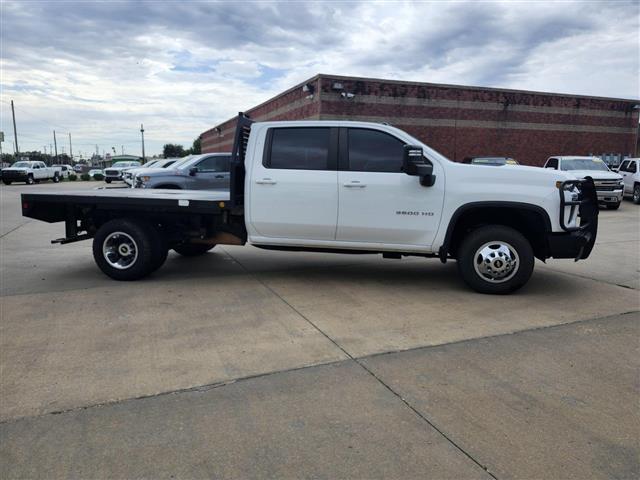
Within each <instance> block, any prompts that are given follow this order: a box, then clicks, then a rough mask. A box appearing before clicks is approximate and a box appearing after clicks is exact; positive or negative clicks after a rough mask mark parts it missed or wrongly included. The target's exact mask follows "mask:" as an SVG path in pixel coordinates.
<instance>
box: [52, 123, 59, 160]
mask: <svg viewBox="0 0 640 480" xmlns="http://www.w3.org/2000/svg"><path fill="white" fill-rule="evenodd" d="M53 145H54V146H55V147H56V157H55V158H56V163H58V141H57V140H56V131H55V130H54V131H53Z"/></svg>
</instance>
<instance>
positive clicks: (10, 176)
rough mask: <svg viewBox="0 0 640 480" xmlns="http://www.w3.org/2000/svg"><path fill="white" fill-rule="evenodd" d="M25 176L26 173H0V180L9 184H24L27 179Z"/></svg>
mask: <svg viewBox="0 0 640 480" xmlns="http://www.w3.org/2000/svg"><path fill="white" fill-rule="evenodd" d="M27 176H28V174H27V172H15V171H13V172H12V171H9V172H7V171H5V170H3V171H2V180H8V181H11V182H24V181H25V180H26V179H27Z"/></svg>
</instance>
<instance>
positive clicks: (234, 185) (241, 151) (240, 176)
mask: <svg viewBox="0 0 640 480" xmlns="http://www.w3.org/2000/svg"><path fill="white" fill-rule="evenodd" d="M252 123H253V120H251V119H250V118H249V117H248V116H247V115H245V114H244V113H242V112H240V113H239V114H238V122H237V124H236V133H235V138H234V140H233V150H231V181H230V191H229V194H230V195H229V203H230V204H231V206H232V207H240V206H242V205H244V179H245V173H246V169H245V157H246V154H247V144H248V143H249V134H250V133H251V124H252Z"/></svg>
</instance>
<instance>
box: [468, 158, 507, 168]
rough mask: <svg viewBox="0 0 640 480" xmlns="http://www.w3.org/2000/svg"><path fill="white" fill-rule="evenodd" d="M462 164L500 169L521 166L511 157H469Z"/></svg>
mask: <svg viewBox="0 0 640 480" xmlns="http://www.w3.org/2000/svg"><path fill="white" fill-rule="evenodd" d="M462 163H470V164H471V165H488V166H492V167H500V166H502V165H520V164H519V163H518V162H517V161H516V160H515V159H513V158H511V157H471V158H469V157H467V158H465V159H464V160H463V162H462Z"/></svg>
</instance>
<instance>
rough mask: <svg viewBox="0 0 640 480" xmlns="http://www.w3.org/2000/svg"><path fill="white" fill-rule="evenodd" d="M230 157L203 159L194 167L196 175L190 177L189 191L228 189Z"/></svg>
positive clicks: (216, 156)
mask: <svg viewBox="0 0 640 480" xmlns="http://www.w3.org/2000/svg"><path fill="white" fill-rule="evenodd" d="M230 161H231V156H230V155H215V156H211V157H205V158H203V159H202V160H200V162H198V163H197V164H196V165H195V168H196V169H197V171H196V174H195V175H194V176H193V177H191V179H192V186H189V188H191V189H195V190H217V189H225V188H229V162H230Z"/></svg>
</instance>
